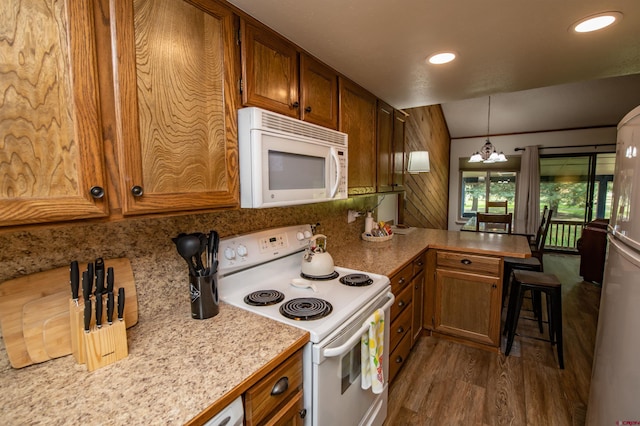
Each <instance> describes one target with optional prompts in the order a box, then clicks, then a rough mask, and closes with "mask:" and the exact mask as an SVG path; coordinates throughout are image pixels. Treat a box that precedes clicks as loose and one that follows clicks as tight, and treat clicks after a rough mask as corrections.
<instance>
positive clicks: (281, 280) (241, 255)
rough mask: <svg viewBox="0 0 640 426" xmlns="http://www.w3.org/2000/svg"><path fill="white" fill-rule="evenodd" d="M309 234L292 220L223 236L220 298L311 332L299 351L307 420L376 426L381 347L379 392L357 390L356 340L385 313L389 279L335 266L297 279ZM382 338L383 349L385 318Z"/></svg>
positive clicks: (380, 408)
mask: <svg viewBox="0 0 640 426" xmlns="http://www.w3.org/2000/svg"><path fill="white" fill-rule="evenodd" d="M311 231H312V228H311V226H310V225H297V226H290V227H285V228H277V229H270V230H265V231H259V232H256V233H252V234H245V235H240V236H236V237H231V238H225V239H222V240H221V241H220V249H219V250H220V256H219V267H218V268H219V269H218V293H219V297H220V299H221V300H223V301H224V302H226V303H229V304H231V305H234V306H237V307H239V308H242V309H246V310H248V311H251V312H253V313H256V314H258V315H263V316H265V317H269V318H271V319H274V320H276V321H280V322H283V323H285V324H289V325H291V326H293V327H298V328H302V329H304V330H306V331H308V332H309V334H310V343H309V344H307V345H306V346H305V348H304V351H303V357H304V361H303V371H304V389H303V393H304V399H305V409H306V410H307V416H306V417H305V425H313V426H320V425H329V424H330V425H345V426H352V425H359V424H362V425H381V424H382V423H383V421H384V419H385V418H386V412H387V394H388V389H387V385H388V370H389V356H388V353H387V351H384V354H383V371H384V382H385V386H384V391H383V392H382V393H381V394H378V395H376V394H373V393H372V391H371V389H368V390H363V389H362V388H361V377H360V368H361V359H360V358H361V353H360V339H361V336H362V335H363V334H364V333H365V332H367V331H368V326H367V325H366V324H365V321H366V320H367V319H368V318H369V317H370V316H371V314H372V313H373V312H374V311H376V310H377V309H381V310H382V311H384V314H385V318H389V316H390V307H391V305H392V304H393V300H394V298H393V294H392V293H391V287H390V282H389V278H387V277H386V276H384V275H378V274H373V273H369V272H363V271H357V270H353V269H347V268H341V267H336V268H335V273H334V277H330V279H323V280H316V279H308V278H309V277H305V278H302V277H301V273H300V272H301V265H302V261H303V254H304V249H305V248H306V247H307V246H308V244H309V238H310V237H311V236H312V232H311ZM328 252H329V253H330V252H331V248H330V246H329V247H328ZM345 279H346V281H347V284H345V283H343V282H344V281H345ZM292 282H293V283H295V284H296V285H293V284H292ZM307 286H308V287H307ZM384 341H385V343H384V347H385V348H388V347H389V321H385V338H384Z"/></svg>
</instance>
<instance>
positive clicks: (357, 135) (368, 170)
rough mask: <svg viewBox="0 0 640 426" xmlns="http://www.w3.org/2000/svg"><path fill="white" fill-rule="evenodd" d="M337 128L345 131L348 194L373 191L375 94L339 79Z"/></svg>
mask: <svg viewBox="0 0 640 426" xmlns="http://www.w3.org/2000/svg"><path fill="white" fill-rule="evenodd" d="M338 85H339V88H340V96H339V103H340V107H339V111H340V119H339V123H338V130H340V131H341V132H344V133H346V134H348V135H349V183H348V185H349V194H368V193H375V192H376V97H375V96H373V95H372V94H371V93H369V92H367V91H366V90H365V89H363V88H362V87H360V86H358V85H357V84H355V83H353V82H352V81H350V80H348V79H346V78H343V77H340V79H339V83H338Z"/></svg>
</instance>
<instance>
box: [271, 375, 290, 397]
mask: <svg viewBox="0 0 640 426" xmlns="http://www.w3.org/2000/svg"><path fill="white" fill-rule="evenodd" d="M287 389H289V378H288V377H286V376H285V377H281V378H280V379H279V380H278V381H277V382H276V384H275V385H273V389H271V395H272V396H276V395H281V394H283V393H285V392H286V390H287Z"/></svg>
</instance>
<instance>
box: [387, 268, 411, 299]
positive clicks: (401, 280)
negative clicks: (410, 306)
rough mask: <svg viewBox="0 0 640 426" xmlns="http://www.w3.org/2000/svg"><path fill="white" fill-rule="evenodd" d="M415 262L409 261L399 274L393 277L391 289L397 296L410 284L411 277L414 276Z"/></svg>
mask: <svg viewBox="0 0 640 426" xmlns="http://www.w3.org/2000/svg"><path fill="white" fill-rule="evenodd" d="M412 274H413V264H411V263H409V264H408V265H406V266H405V267H404V268H402V269H401V270H400V272H398V273H397V274H395V275H394V276H393V277H391V291H392V292H393V294H395V295H396V296H397V295H398V294H399V293H400V291H402V289H403V288H404V287H405V286H406V285H407V284H409V282H410V281H411V277H412V276H413V275H412Z"/></svg>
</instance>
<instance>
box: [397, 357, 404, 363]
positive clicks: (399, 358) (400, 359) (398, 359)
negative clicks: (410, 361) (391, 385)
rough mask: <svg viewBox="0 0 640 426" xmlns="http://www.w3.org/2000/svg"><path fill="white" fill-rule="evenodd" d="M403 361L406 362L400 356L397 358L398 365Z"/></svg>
mask: <svg viewBox="0 0 640 426" xmlns="http://www.w3.org/2000/svg"><path fill="white" fill-rule="evenodd" d="M402 361H404V360H403V359H402V357H401V356H399V357H398V358H396V364H402Z"/></svg>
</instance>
